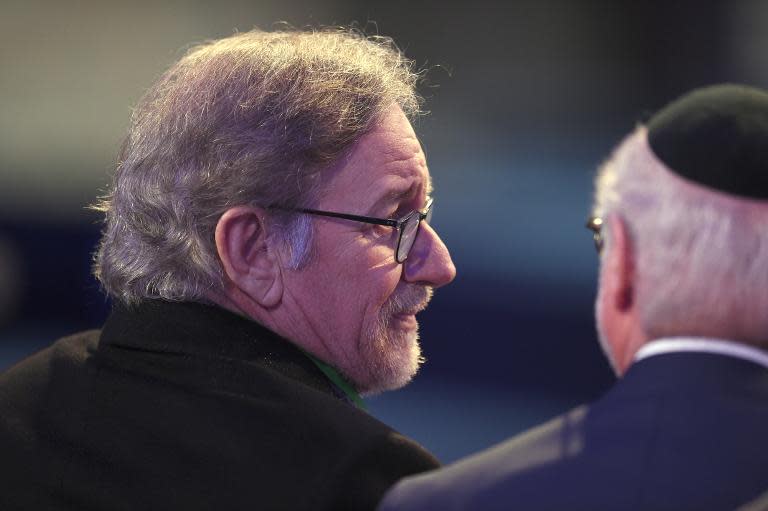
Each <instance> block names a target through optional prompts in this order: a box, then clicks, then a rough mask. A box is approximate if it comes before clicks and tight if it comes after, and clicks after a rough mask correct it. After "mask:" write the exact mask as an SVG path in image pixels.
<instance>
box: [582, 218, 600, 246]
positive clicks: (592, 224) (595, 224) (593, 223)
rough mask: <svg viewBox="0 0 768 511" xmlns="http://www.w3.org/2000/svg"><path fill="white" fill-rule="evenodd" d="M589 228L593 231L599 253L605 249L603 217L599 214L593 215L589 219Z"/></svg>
mask: <svg viewBox="0 0 768 511" xmlns="http://www.w3.org/2000/svg"><path fill="white" fill-rule="evenodd" d="M586 227H587V229H589V230H590V231H592V240H593V241H594V242H595V250H597V253H598V254H599V253H600V252H602V251H603V219H602V218H600V217H599V216H591V217H589V220H587V225H586Z"/></svg>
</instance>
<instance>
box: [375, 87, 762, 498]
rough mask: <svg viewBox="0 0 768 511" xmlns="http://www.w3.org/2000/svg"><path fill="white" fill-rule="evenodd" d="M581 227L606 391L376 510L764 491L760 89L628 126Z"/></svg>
mask: <svg viewBox="0 0 768 511" xmlns="http://www.w3.org/2000/svg"><path fill="white" fill-rule="evenodd" d="M589 227H590V228H591V229H592V230H593V231H594V237H595V241H596V245H597V248H598V250H599V252H600V254H601V265H600V280H599V292H598V297H597V303H596V312H597V326H598V331H599V337H600V341H601V345H602V346H603V349H604V351H605V353H606V355H607V356H608V358H609V359H610V361H611V364H612V365H613V367H614V368H615V370H616V373H617V374H618V375H619V376H620V380H619V382H618V383H617V384H616V385H615V387H614V388H613V389H612V390H610V391H609V392H608V393H607V394H606V395H605V396H604V397H603V398H602V399H600V400H599V401H597V402H595V403H594V404H592V405H591V406H587V407H580V408H577V409H575V410H573V411H571V412H569V413H567V414H565V415H563V416H561V417H558V418H556V419H554V420H552V421H550V422H548V423H546V424H544V425H542V426H539V427H537V428H535V429H533V430H532V431H529V432H527V433H524V434H523V435H521V436H518V437H516V438H513V439H511V440H509V441H507V442H505V443H503V444H501V445H499V446H496V447H493V448H491V449H489V450H487V451H485V452H482V453H480V454H477V455H475V456H472V457H470V458H467V459H465V460H462V461H459V462H458V463H455V464H454V465H451V466H448V467H446V468H444V469H441V470H437V471H434V472H431V473H427V474H424V475H420V476H414V477H409V478H406V479H405V480H403V481H402V482H400V483H398V485H396V486H395V487H394V488H393V489H392V490H391V491H390V492H389V493H388V494H387V496H386V497H385V499H384V501H383V503H382V505H381V506H380V510H385V511H392V510H415V509H424V510H426V509H440V510H457V509H479V510H484V511H488V510H494V509H505V510H506V509H521V510H540V509H541V510H544V509H546V510H550V509H551V510H563V509H568V510H577V509H578V510H593V511H594V510H603V509H605V510H625V509H636V510H662V509H664V510H666V509H669V510H724V509H734V508H736V507H738V506H739V505H742V504H745V503H746V502H748V501H750V500H752V499H754V498H756V497H758V495H760V493H761V492H762V491H763V490H765V489H766V488H768V449H766V440H765V437H766V431H768V351H766V349H768V92H766V91H764V90H759V89H755V88H751V87H744V86H737V85H720V86H713V87H707V88H703V89H698V90H695V91H693V92H691V93H689V94H687V95H685V96H683V97H682V98H680V99H678V100H677V101H675V102H673V103H672V104H670V105H668V106H667V107H665V108H664V109H662V110H661V111H660V112H658V113H657V114H656V115H655V116H654V117H652V119H651V120H650V122H649V123H648V124H647V125H641V126H639V127H638V128H637V129H636V130H635V131H634V132H633V133H631V134H630V135H629V136H628V137H627V138H626V139H625V140H624V141H623V142H622V143H621V144H620V145H619V147H618V148H617V149H616V151H615V152H614V154H613V155H612V157H611V158H610V159H609V160H608V161H607V162H606V163H605V164H604V165H603V166H602V168H601V169H600V170H599V172H598V175H597V179H596V192H595V204H594V210H593V217H592V218H591V219H590V222H589Z"/></svg>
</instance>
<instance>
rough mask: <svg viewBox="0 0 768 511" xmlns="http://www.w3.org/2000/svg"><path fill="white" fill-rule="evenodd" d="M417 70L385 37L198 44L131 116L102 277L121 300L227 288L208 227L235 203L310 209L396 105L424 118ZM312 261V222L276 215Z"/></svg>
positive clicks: (340, 32)
mask: <svg viewBox="0 0 768 511" xmlns="http://www.w3.org/2000/svg"><path fill="white" fill-rule="evenodd" d="M418 77H419V74H418V73H416V72H414V70H413V63H412V62H411V61H409V60H407V59H406V58H405V57H404V56H403V55H402V54H401V53H400V51H399V50H398V49H397V47H396V46H395V45H394V43H393V42H392V40H391V39H388V38H384V37H366V36H364V35H362V34H360V33H358V32H355V31H351V30H344V29H323V30H319V31H295V30H287V31H277V32H263V31H259V30H254V31H251V32H246V33H240V34H236V35H233V36H231V37H228V38H225V39H220V40H217V41H212V42H208V43H205V44H201V45H199V46H196V47H193V48H192V49H191V50H190V51H189V52H188V53H187V54H186V56H184V57H183V58H182V59H181V60H179V61H178V62H177V63H176V64H174V65H173V66H172V67H171V68H170V69H169V70H168V71H167V72H166V73H165V74H163V76H162V77H161V78H160V79H159V80H158V81H157V83H155V84H154V85H153V86H152V87H151V88H150V89H149V91H148V92H147V93H146V95H145V96H144V97H143V98H142V100H141V101H140V103H139V105H138V106H137V108H136V109H135V111H134V112H133V115H132V117H131V124H130V128H129V131H128V136H127V138H126V140H125V142H124V144H123V147H122V150H121V152H120V155H119V161H118V165H117V169H116V172H115V174H114V178H113V183H112V186H111V187H110V189H109V190H108V192H107V194H106V196H105V197H103V198H102V200H101V201H100V202H99V203H98V204H97V205H96V206H95V208H96V209H98V210H99V211H103V212H104V213H105V214H106V221H105V228H104V231H103V235H102V238H101V241H100V244H99V246H98V249H97V252H96V254H95V256H94V274H95V275H96V277H97V278H98V279H99V280H100V281H101V283H102V286H103V287H104V289H105V290H106V291H107V293H108V294H109V295H111V296H113V297H114V298H117V299H119V300H121V301H123V302H125V303H129V304H130V303H135V302H138V301H140V300H142V299H145V298H164V299H168V300H198V301H205V296H206V295H208V294H209V293H210V292H211V291H216V290H218V289H220V286H221V285H222V269H221V265H220V262H219V260H218V257H217V254H216V249H215V243H214V231H215V226H216V223H217V221H218V219H219V217H220V216H221V214H222V213H224V212H225V211H226V210H227V209H229V208H231V207H233V206H237V205H246V204H250V205H260V206H270V205H281V206H284V207H296V206H306V205H310V204H311V203H312V202H313V201H314V200H316V197H317V194H318V193H319V191H320V190H321V189H322V181H321V179H320V175H321V171H322V170H323V169H325V168H327V167H329V166H330V165H331V164H332V163H333V162H334V161H336V160H337V159H338V158H339V157H340V156H341V154H342V153H343V152H344V151H345V149H347V148H348V147H349V146H351V145H352V144H353V143H354V142H355V141H356V140H358V139H359V138H360V137H361V136H362V135H364V134H365V133H366V132H367V131H369V130H370V129H371V128H372V127H373V125H374V124H375V122H376V121H377V119H378V118H379V116H380V115H381V114H383V113H384V111H385V110H386V109H388V108H389V107H391V106H392V105H393V104H394V105H399V106H400V108H402V110H403V111H404V112H405V113H406V115H408V116H409V117H411V118H412V117H414V116H416V115H418V114H419V113H420V105H421V99H420V97H419V96H418V94H417V93H416V90H415V86H416V83H417V80H418ZM271 213H272V214H271V216H270V221H271V230H272V231H274V233H275V235H276V236H280V237H281V238H282V240H283V241H284V242H285V243H286V245H287V246H288V247H289V248H290V249H291V255H292V263H293V264H294V265H295V266H296V267H298V266H300V265H301V264H302V262H303V261H304V260H305V259H306V256H307V254H308V247H309V240H310V235H311V225H312V224H311V221H310V220H309V219H308V218H307V216H306V215H293V214H290V213H286V212H284V211H278V210H271Z"/></svg>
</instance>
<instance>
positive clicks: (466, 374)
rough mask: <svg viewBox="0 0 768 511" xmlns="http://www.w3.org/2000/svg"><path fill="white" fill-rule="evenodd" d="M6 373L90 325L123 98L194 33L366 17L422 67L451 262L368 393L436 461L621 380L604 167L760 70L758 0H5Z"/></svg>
mask: <svg viewBox="0 0 768 511" xmlns="http://www.w3.org/2000/svg"><path fill="white" fill-rule="evenodd" d="M1 5H2V9H0V70H1V71H0V112H2V114H1V115H0V370H1V369H4V368H6V367H8V366H10V365H11V364H13V363H14V362H16V361H17V360H19V359H21V358H23V357H24V356H26V355H27V354H29V353H31V352H33V351H36V350H38V349H40V348H42V347H43V346H45V345H47V344H49V343H50V342H52V341H53V340H54V339H56V338H58V337H60V336H62V335H65V334H67V333H70V332H74V331H76V330H81V329H85V328H96V327H98V326H99V325H100V323H101V322H102V321H103V319H104V317H105V315H106V314H107V312H108V309H109V305H108V303H107V301H106V299H105V298H104V297H103V295H102V294H101V293H100V291H99V288H98V285H97V284H96V282H95V281H94V280H93V278H92V277H91V276H90V274H89V270H90V254H91V252H92V250H93V247H94V244H95V242H96V240H97V239H98V236H99V230H100V225H99V220H100V219H99V217H98V216H97V215H96V214H94V213H92V212H89V211H88V210H87V209H86V206H87V205H88V204H90V203H92V202H93V201H94V200H95V199H96V197H97V196H98V194H99V193H100V190H103V189H104V187H105V186H106V184H107V182H108V175H109V173H110V171H111V169H112V168H113V166H114V163H115V155H116V153H117V150H118V147H119V144H120V142H121V139H122V137H123V134H124V132H125V130H126V127H127V123H128V118H129V115H130V112H131V107H132V105H134V104H135V103H136V102H137V100H138V99H139V98H140V96H141V95H142V93H143V91H144V90H145V89H146V88H147V87H148V86H149V85H150V84H151V83H152V82H153V80H154V79H155V78H156V77H157V76H158V75H159V74H160V73H161V72H162V71H163V69H164V68H165V67H167V66H168V65H169V64H171V63H172V62H174V61H175V60H176V59H178V58H179V57H180V56H181V55H182V54H183V52H184V49H185V48H187V47H189V45H190V44H192V43H195V42H200V41H203V40H206V39H210V38H218V37H223V36H226V35H229V34H232V33H233V32H234V31H236V30H239V31H244V30H249V29H250V28H252V27H254V26H258V27H261V28H265V29H269V28H271V27H272V26H273V25H274V23H275V22H278V21H287V22H288V23H290V24H292V25H294V26H297V27H303V26H305V25H314V26H317V25H338V24H343V25H348V24H350V23H353V22H354V23H356V24H357V25H358V26H359V27H360V28H362V29H364V30H366V31H367V32H368V33H379V34H382V35H387V36H391V37H393V38H394V39H395V40H396V42H397V43H398V44H399V45H400V47H401V48H402V49H403V50H404V51H405V53H406V54H407V55H408V56H409V57H410V58H412V59H414V60H415V61H416V63H417V65H418V66H419V67H423V68H427V69H429V73H428V75H427V76H428V84H427V86H425V87H424V88H423V89H422V92H423V94H424V95H425V96H426V98H427V108H428V109H429V110H430V111H431V114H430V115H429V116H428V117H426V118H424V119H423V120H421V121H420V122H419V123H418V125H417V126H416V129H417V132H418V133H419V134H420V136H421V137H422V141H423V145H424V147H425V150H426V153H427V156H428V159H429V164H430V167H431V170H432V173H433V176H434V180H435V184H436V198H437V207H436V214H435V218H434V221H433V223H434V225H435V226H436V228H437V229H438V231H439V232H440V234H441V236H442V237H443V239H444V240H445V242H446V244H447V245H448V247H449V248H450V250H451V252H452V255H453V258H454V261H455V263H456V266H457V267H458V272H459V273H458V277H457V279H456V281H455V282H454V283H453V284H452V285H450V286H449V287H447V288H444V289H441V290H440V291H439V292H438V293H437V294H436V296H435V299H434V300H433V302H432V306H431V307H430V308H429V309H428V310H427V311H426V312H424V313H423V314H422V315H421V324H422V337H423V344H424V350H425V353H426V356H427V358H428V363H427V364H426V366H425V367H424V369H423V371H422V372H421V373H420V375H419V376H418V377H417V379H416V380H415V381H414V383H412V384H411V385H410V386H409V387H407V388H406V389H403V390H401V391H398V392H392V393H389V394H385V395H383V396H380V397H376V398H373V399H371V400H369V404H370V410H371V412H372V413H373V414H374V415H377V416H378V417H380V418H381V419H382V420H384V421H385V422H388V423H390V424H392V425H393V426H395V427H396V428H398V429H400V430H401V431H403V432H404V433H406V434H409V435H411V436H413V437H415V438H416V439H417V440H419V441H421V442H422V443H423V444H424V445H425V446H427V447H428V448H430V449H431V450H433V452H435V453H436V454H437V455H438V456H439V457H441V458H442V459H443V460H444V461H450V460H453V459H456V458H457V457H460V456H463V455H466V454H468V453H470V452H472V451H476V450H478V449H482V448H484V447H487V446H489V445H491V444H492V443H494V442H497V441H500V440H502V439H504V438H506V437H507V436H509V435H512V434H514V433H516V432H518V431H520V430H522V429H525V428H527V427H529V426H532V425H534V424H536V423H538V422H541V421H543V420H546V419H548V418H550V417H552V416H554V415H556V414H558V413H560V412H562V411H564V410H566V409H568V408H569V407H572V406H575V405H576V404H578V403H580V402H583V401H586V400H590V399H594V398H596V397H597V396H599V395H600V394H601V393H602V392H603V391H604V390H605V389H606V388H607V387H609V386H610V384H611V383H612V378H613V376H612V374H611V371H610V370H609V368H608V366H607V363H606V362H605V361H604V359H603V357H602V355H601V353H600V350H599V347H598V344H597V341H596V336H595V333H594V322H593V313H592V309H593V306H592V303H593V300H594V295H595V278H596V268H597V262H598V261H597V256H596V255H595V253H594V250H593V247H592V243H591V240H590V236H589V233H588V232H587V231H586V230H585V229H584V223H585V220H586V217H587V216H588V213H589V208H590V200H591V179H592V175H593V172H594V169H595V167H596V166H597V165H598V164H599V163H600V162H601V161H602V160H603V159H604V158H605V157H606V156H607V155H608V154H609V152H610V150H611V148H612V147H613V146H614V145H615V144H616V143H617V142H618V141H619V140H620V139H621V138H622V136H623V135H625V134H626V133H628V132H629V131H630V130H632V128H633V127H634V125H635V123H636V122H638V121H639V120H641V119H642V118H643V117H644V115H646V114H647V113H649V112H652V111H654V110H656V109H657V108H659V107H661V106H663V105H664V104H665V103H666V102H668V101H670V100H672V99H674V98H675V97H676V96H678V95H680V94H681V93H683V92H685V91H686V90H688V89H690V88H693V87H697V86H701V85H706V84H711V83H715V82H722V81H732V82H742V83H747V84H751V85H757V86H762V87H767V86H768V2H764V1H760V0H727V1H726V0H720V1H714V0H709V1H701V0H697V1H675V0H666V1H644V2H636V1H630V0H602V1H597V0H582V1H577V0H530V1H514V0H509V1H506V2H503V3H502V2H483V1H473V2H453V1H449V0H443V1H440V2H437V1H435V2H413V1H409V2H406V1H400V0H389V1H387V2H375V1H369V0H323V1H312V2H310V1H304V2H290V1H285V0H282V1H281V0H261V1H246V0H220V1H217V2H210V1H202V0H197V1H181V0H176V1H168V2H162V3H160V2H150V1H146V0H137V1H133V2H111V1H104V0H101V1H95V0H86V1H79V2H75V1H53V0H50V1H45V0H3V1H2V4H1Z"/></svg>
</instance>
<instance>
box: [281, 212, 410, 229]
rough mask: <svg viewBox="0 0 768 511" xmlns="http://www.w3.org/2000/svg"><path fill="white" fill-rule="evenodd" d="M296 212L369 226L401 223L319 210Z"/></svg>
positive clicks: (396, 225)
mask: <svg viewBox="0 0 768 511" xmlns="http://www.w3.org/2000/svg"><path fill="white" fill-rule="evenodd" d="M295 211H299V212H301V213H309V214H310V215H319V216H329V217H332V218H343V219H344V220H354V221H356V222H365V223H367V224H375V225H388V226H390V227H399V225H400V223H399V222H398V221H397V220H392V219H391V218H374V217H370V216H361V215H350V214H347V213H335V212H333V211H321V210H319V209H307V208H298V209H296V210H295Z"/></svg>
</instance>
